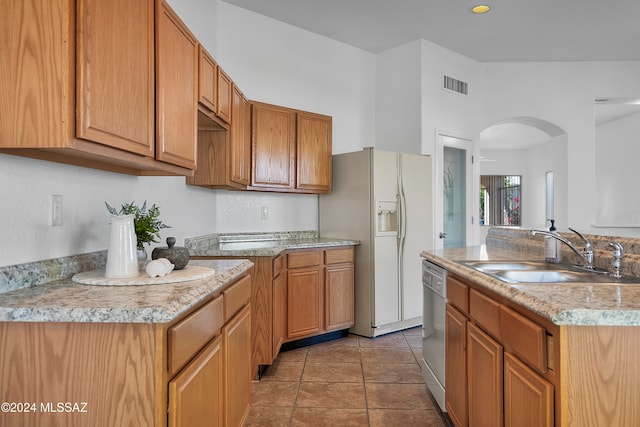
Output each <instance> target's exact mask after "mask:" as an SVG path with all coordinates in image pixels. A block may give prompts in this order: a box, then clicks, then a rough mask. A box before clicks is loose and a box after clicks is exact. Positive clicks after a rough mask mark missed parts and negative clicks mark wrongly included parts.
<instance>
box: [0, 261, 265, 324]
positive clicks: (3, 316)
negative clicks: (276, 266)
mask: <svg viewBox="0 0 640 427" xmlns="http://www.w3.org/2000/svg"><path fill="white" fill-rule="evenodd" d="M191 263H194V264H195V265H201V266H205V267H210V268H213V269H214V270H215V271H216V273H215V275H213V276H211V277H208V278H205V279H199V280H192V281H188V282H180V283H169V284H163V285H142V286H93V285H83V284H79V283H75V282H73V281H72V280H71V278H66V279H61V280H56V281H53V282H49V283H46V284H43V285H39V286H35V287H30V288H25V289H18V290H15V291H11V292H6V293H3V294H1V299H0V321H2V322H102V323H167V322H171V321H172V320H174V319H175V318H177V317H178V316H180V315H181V314H182V313H184V312H186V311H187V310H189V309H190V308H192V307H193V306H195V305H196V304H198V303H199V302H200V301H202V300H204V299H205V298H207V297H208V296H211V295H212V294H215V293H218V292H219V291H221V290H222V289H223V288H224V287H225V286H226V285H228V284H230V283H232V282H233V281H234V280H235V279H236V278H238V277H240V276H241V275H243V274H244V273H245V272H246V271H248V270H249V269H250V268H251V267H252V266H253V263H252V262H250V261H248V260H207V261H204V260H202V261H200V260H192V261H191V262H190V264H191Z"/></svg>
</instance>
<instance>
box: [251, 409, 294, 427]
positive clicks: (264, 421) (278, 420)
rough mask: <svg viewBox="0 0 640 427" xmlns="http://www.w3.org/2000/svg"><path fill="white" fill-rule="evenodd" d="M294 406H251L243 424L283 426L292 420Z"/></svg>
mask: <svg viewBox="0 0 640 427" xmlns="http://www.w3.org/2000/svg"><path fill="white" fill-rule="evenodd" d="M292 413H293V407H290V408H282V407H272V406H251V411H249V416H248V417H247V419H246V421H245V422H244V424H243V426H245V427H249V426H256V427H258V426H259V427H283V426H288V425H289V423H290V421H291V414H292Z"/></svg>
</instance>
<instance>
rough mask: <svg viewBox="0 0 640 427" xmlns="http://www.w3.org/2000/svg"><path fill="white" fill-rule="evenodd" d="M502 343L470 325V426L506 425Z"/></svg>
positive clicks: (468, 346) (468, 380) (468, 367)
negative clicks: (504, 420)
mask: <svg viewBox="0 0 640 427" xmlns="http://www.w3.org/2000/svg"><path fill="white" fill-rule="evenodd" d="M502 354H503V352H502V346H501V345H500V344H498V343H497V342H496V341H495V340H494V339H492V338H491V337H490V336H489V335H487V334H486V333H484V332H483V331H482V329H480V328H478V327H477V326H476V325H474V324H471V323H470V324H469V326H468V329H467V369H468V372H467V390H468V393H469V395H468V401H469V427H484V426H501V425H502Z"/></svg>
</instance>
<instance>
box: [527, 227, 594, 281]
mask: <svg viewBox="0 0 640 427" xmlns="http://www.w3.org/2000/svg"><path fill="white" fill-rule="evenodd" d="M569 230H571V231H573V232H574V233H576V234H577V235H578V236H580V238H581V239H582V241H583V242H584V248H583V249H582V250H581V251H579V250H578V249H576V247H575V246H573V243H571V242H570V241H568V240H567V239H565V238H564V237H562V236H561V235H559V234H555V233H551V232H549V231H546V230H531V234H532V235H533V236H535V235H536V234H542V235H543V236H549V237H553V238H554V239H557V240H560V241H561V242H562V243H564V244H565V245H567V246H569V248H570V249H571V250H572V251H573V252H575V253H576V255H578V256H579V257H580V258H582V260H583V261H584V263H585V265H584V267H583V268H585V269H587V270H594V271H595V267H594V266H593V246H592V245H591V242H589V240H587V238H586V237H584V236H583V235H582V233H580V232H579V231H577V230H574V229H573V228H571V227H569Z"/></svg>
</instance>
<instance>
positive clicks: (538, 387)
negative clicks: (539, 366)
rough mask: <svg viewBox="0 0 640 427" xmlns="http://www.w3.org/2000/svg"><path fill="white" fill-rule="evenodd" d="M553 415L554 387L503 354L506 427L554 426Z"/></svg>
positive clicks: (517, 361) (515, 359)
mask: <svg viewBox="0 0 640 427" xmlns="http://www.w3.org/2000/svg"><path fill="white" fill-rule="evenodd" d="M553 412H554V411H553V385H552V384H551V383H549V382H548V381H545V380H544V379H543V378H541V377H540V376H539V375H537V374H536V373H535V372H534V371H533V370H532V369H530V368H529V367H528V366H527V365H525V364H524V363H522V362H521V361H520V360H518V359H517V358H516V357H514V356H512V355H511V354H509V353H505V355H504V425H505V427H537V426H553V425H554V421H553V415H554V414H553Z"/></svg>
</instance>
